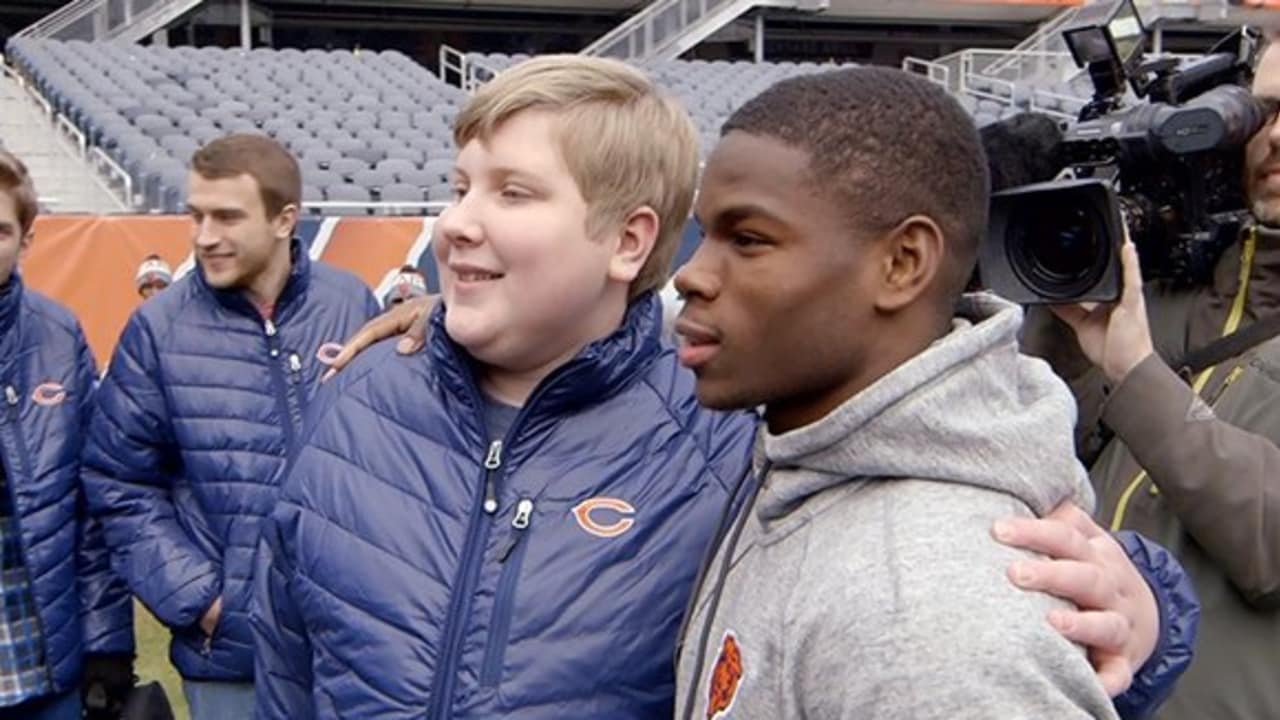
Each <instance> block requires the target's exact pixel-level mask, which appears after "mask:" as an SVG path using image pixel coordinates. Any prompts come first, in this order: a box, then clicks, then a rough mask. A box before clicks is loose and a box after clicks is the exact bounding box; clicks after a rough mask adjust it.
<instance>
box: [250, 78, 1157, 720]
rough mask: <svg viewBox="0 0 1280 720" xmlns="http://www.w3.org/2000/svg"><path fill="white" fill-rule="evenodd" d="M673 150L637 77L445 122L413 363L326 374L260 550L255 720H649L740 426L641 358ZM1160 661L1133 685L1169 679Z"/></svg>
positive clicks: (538, 81)
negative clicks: (447, 161) (445, 204)
mask: <svg viewBox="0 0 1280 720" xmlns="http://www.w3.org/2000/svg"><path fill="white" fill-rule="evenodd" d="M673 112H674V113H675V114H672V113H673ZM690 132H691V130H690V129H689V126H688V119H687V117H686V116H684V115H683V113H682V111H678V110H675V111H673V110H672V109H670V108H669V107H668V106H667V105H666V104H665V101H663V100H661V98H660V96H659V95H658V94H657V93H656V91H655V90H654V88H653V87H652V86H651V85H650V84H649V83H648V82H647V81H646V80H645V79H644V78H643V77H641V76H639V75H637V74H636V73H635V71H633V70H629V69H627V68H626V67H625V66H618V65H616V64H614V63H611V62H606V61H601V60H589V59H583V58H543V59H538V60H535V61H530V62H529V63H526V64H523V65H521V66H517V67H516V68H513V69H511V70H509V71H507V73H504V74H503V75H500V76H499V77H498V78H497V79H496V80H494V81H493V82H492V83H490V84H487V85H486V86H485V87H484V88H483V89H482V90H481V91H480V92H479V93H477V95H476V96H475V97H474V98H473V99H472V101H471V103H470V104H469V105H468V107H467V108H466V109H464V110H463V112H462V114H461V116H460V117H459V119H458V122H457V125H456V136H455V139H456V140H457V144H458V146H459V148H460V151H459V154H458V158H457V168H456V170H455V178H454V183H455V198H456V203H455V205H454V206H453V207H452V208H451V209H449V210H448V211H447V212H446V213H445V214H444V215H442V216H441V218H440V220H439V225H438V227H437V230H438V232H437V238H436V245H435V248H434V249H435V252H436V259H437V261H438V263H439V265H440V267H441V275H442V279H443V281H444V282H443V284H444V293H443V299H444V302H443V307H442V308H437V310H436V312H435V313H433V314H432V316H431V319H430V332H429V333H426V335H427V336H428V338H429V339H428V340H427V341H426V342H427V347H426V350H425V352H424V353H408V354H406V355H397V354H395V352H394V351H393V350H392V349H391V348H390V347H389V346H388V345H385V344H384V345H380V346H378V347H376V348H374V349H373V350H371V351H369V352H366V353H364V354H363V355H361V356H360V357H359V358H358V359H357V360H356V361H355V362H354V364H353V366H352V367H351V369H349V370H347V371H346V372H345V373H344V374H343V375H340V376H338V378H337V380H336V381H335V382H334V387H332V388H330V389H328V390H326V391H325V395H324V396H323V399H322V400H320V401H318V402H317V404H316V407H314V408H313V409H312V411H311V415H310V424H309V428H310V430H309V434H308V435H307V436H306V437H305V438H303V441H302V443H301V445H300V447H299V450H298V453H297V455H296V457H295V464H294V465H293V467H292V470H291V471H290V472H288V473H287V477H286V480H285V481H284V487H283V490H282V502H281V503H280V504H279V505H278V506H277V508H276V511H275V513H274V516H273V520H272V522H271V523H270V524H269V525H268V527H267V528H266V529H265V530H264V534H263V544H262V548H261V550H260V555H259V563H258V572H257V575H256V579H255V583H256V585H257V590H256V598H257V604H256V606H255V618H254V629H255V633H256V636H257V639H258V643H259V646H258V653H259V657H258V662H259V664H258V675H257V677H258V690H259V702H258V716H259V717H260V718H304V717H379V718H401V717H403V718H422V717H424V716H425V717H429V718H432V719H433V720H442V719H443V718H470V717H476V718H482V717H483V718H488V717H506V716H516V715H518V716H519V717H522V718H542V717H546V718H562V717H574V718H577V717H608V718H669V717H670V716H671V713H672V700H673V692H674V687H673V677H674V676H673V667H672V662H671V657H672V650H673V648H674V643H675V639H676V636H677V630H678V625H679V622H680V618H681V616H682V614H683V609H684V603H685V601H686V599H687V597H688V594H689V591H690V588H691V587H692V584H693V581H694V576H695V574H696V570H697V567H698V564H699V560H700V558H701V557H702V553H703V551H704V550H705V549H706V547H707V546H708V545H709V544H710V542H711V540H712V538H713V535H714V530H715V527H716V526H717V525H718V524H719V522H720V520H721V519H722V518H729V517H732V516H733V513H734V511H735V510H736V508H737V506H738V502H735V500H734V498H739V501H740V498H741V497H742V496H743V495H744V494H745V492H746V491H747V490H748V489H749V485H750V482H749V480H746V479H745V478H746V475H747V471H748V468H749V465H750V462H749V458H748V446H749V445H750V442H751V438H752V436H753V434H754V425H755V418H754V417H753V416H751V415H749V414H721V413H714V412H710V411H707V410H703V409H700V408H698V407H697V405H696V403H695V402H694V397H693V384H692V378H691V376H690V374H688V373H687V372H683V371H681V370H679V369H678V368H677V367H676V360H675V357H674V353H673V352H672V351H671V349H670V348H668V347H667V346H666V345H665V344H664V343H662V342H661V340H660V336H661V334H662V330H661V322H662V319H661V310H660V308H659V307H658V305H657V301H656V298H655V296H654V294H653V290H654V289H655V288H656V287H658V286H660V285H661V282H662V280H663V279H664V278H665V275H666V271H667V268H668V266H669V265H670V259H671V254H672V252H673V250H674V247H675V241H676V238H678V236H679V233H680V231H681V229H682V226H683V223H682V222H678V223H672V222H670V221H669V218H681V219H683V218H685V217H687V215H688V208H689V204H690V202H691V200H692V193H693V177H694V170H693V168H692V167H691V166H692V165H693V164H694V163H693V160H692V158H694V157H696V153H695V151H694V147H693V141H692V135H691V134H690ZM649 248H652V249H649ZM637 266H639V269H638V270H637ZM424 305H427V303H425V302H419V301H411V303H410V304H406V306H405V308H403V309H397V310H392V311H390V313H389V316H384V318H387V319H386V320H384V321H381V322H375V323H371V324H370V326H369V329H368V330H366V331H362V333H360V338H363V340H357V341H356V342H355V343H354V344H353V345H352V346H351V349H350V350H348V351H345V354H346V355H348V356H349V355H351V354H353V353H354V351H355V350H358V349H359V346H361V345H363V344H367V342H368V340H369V338H371V337H379V336H386V335H388V334H390V333H392V332H394V331H395V329H396V328H398V327H402V326H403V324H402V321H403V320H404V319H405V318H409V317H412V316H413V315H414V313H415V312H418V311H420V310H421V308H422V307H423V306H424ZM422 336H423V333H421V332H419V333H418V335H417V337H415V338H412V339H411V340H410V341H409V343H408V344H409V345H415V344H417V343H421V342H422ZM1072 560H1073V561H1074V560H1075V558H1072ZM1080 560H1081V561H1082V562H1080V563H1076V562H1071V563H1068V564H1070V565H1072V566H1073V567H1080V568H1083V567H1085V566H1086V565H1093V564H1094V563H1091V562H1088V559H1085V558H1080ZM1120 562H1121V563H1123V564H1124V565H1125V567H1127V568H1129V571H1130V572H1132V568H1131V566H1129V564H1128V562H1127V561H1126V560H1124V559H1123V557H1121V560H1120ZM1171 575H1174V581H1170V582H1168V583H1165V582H1163V580H1164V578H1157V579H1158V580H1161V582H1160V583H1158V584H1160V585H1161V586H1162V587H1163V586H1167V585H1173V584H1175V581H1176V573H1171ZM1108 580H1110V578H1108ZM1137 582H1138V583H1139V584H1141V583H1142V580H1141V579H1140V578H1138V579H1137ZM1160 589H1161V588H1158V590H1160ZM1146 597H1147V602H1148V603H1149V601H1150V594H1149V593H1148V594H1147V596H1146ZM1161 599H1162V600H1166V602H1164V603H1162V606H1163V607H1165V608H1168V609H1169V610H1170V611H1171V612H1173V613H1175V614H1176V613H1177V612H1178V610H1179V608H1177V607H1174V606H1173V605H1172V604H1171V603H1169V602H1167V596H1163V595H1162V597H1161ZM1113 607H1114V606H1113V605H1108V606H1107V607H1106V608H1105V609H1107V610H1110V609H1112V608H1113ZM1103 616H1105V617H1107V618H1109V619H1111V620H1114V619H1116V618H1117V615H1116V614H1115V613H1110V612H1094V613H1090V614H1089V615H1088V617H1087V618H1085V619H1090V620H1092V619H1096V618H1098V617H1103ZM1082 617H1083V616H1082ZM1125 619H1127V616H1126V618H1125ZM1086 624H1089V625H1090V627H1093V624H1092V623H1086ZM1120 634H1121V635H1126V633H1120ZM1086 644H1088V645H1098V644H1102V643H1099V642H1089V641H1086ZM1144 658H1145V655H1144ZM1167 659H1168V658H1167V657H1165V656H1164V655H1162V654H1161V655H1159V657H1158V658H1157V659H1156V661H1155V663H1156V665H1155V667H1156V669H1154V670H1149V672H1147V673H1144V675H1148V676H1149V677H1152V678H1156V682H1160V681H1164V682H1165V683H1167V682H1168V681H1169V678H1170V675H1171V673H1170V672H1168V669H1167V665H1162V664H1161V663H1165V662H1166V660H1167ZM1173 674H1176V672H1175V673H1173ZM1124 680H1125V681H1126V682H1127V680H1128V674H1127V673H1126V674H1125V677H1124Z"/></svg>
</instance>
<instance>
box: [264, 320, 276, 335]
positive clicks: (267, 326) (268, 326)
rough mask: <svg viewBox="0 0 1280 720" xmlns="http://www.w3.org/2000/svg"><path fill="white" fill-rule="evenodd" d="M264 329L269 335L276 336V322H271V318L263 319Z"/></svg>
mask: <svg viewBox="0 0 1280 720" xmlns="http://www.w3.org/2000/svg"><path fill="white" fill-rule="evenodd" d="M262 329H263V331H264V332H266V333H267V337H275V336H276V324H275V323H273V322H271V319H270V318H268V319H266V320H263V321H262Z"/></svg>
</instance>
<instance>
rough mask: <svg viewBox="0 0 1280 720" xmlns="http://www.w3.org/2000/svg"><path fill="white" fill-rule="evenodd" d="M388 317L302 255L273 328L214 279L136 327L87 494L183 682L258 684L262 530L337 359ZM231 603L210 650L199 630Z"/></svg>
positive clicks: (139, 317)
mask: <svg viewBox="0 0 1280 720" xmlns="http://www.w3.org/2000/svg"><path fill="white" fill-rule="evenodd" d="M377 310H378V306H377V303H376V301H375V300H374V298H373V294H372V293H371V292H370V291H369V289H368V287H367V286H366V285H364V283H362V282H361V281H360V280H359V279H358V278H356V277H355V276H353V275H351V274H349V273H346V272H344V271H341V270H337V269H334V268H331V267H328V266H326V265H323V264H319V263H316V264H312V263H311V262H310V261H309V260H308V258H307V255H306V253H305V252H303V251H301V250H300V248H299V247H298V245H297V243H295V244H294V250H293V268H292V271H291V273H290V276H289V280H288V282H287V284H286V286H285V288H284V291H283V293H282V294H281V296H280V298H279V300H278V301H277V303H276V306H275V312H274V315H273V319H272V320H269V321H268V320H264V319H263V318H262V316H261V315H260V314H259V313H258V311H257V310H256V309H255V308H254V307H253V305H252V304H251V303H250V302H249V301H248V300H247V299H246V298H245V297H244V296H243V295H242V294H240V293H239V292H229V291H219V290H214V289H213V288H210V287H209V286H208V285H207V284H206V283H205V281H204V278H203V275H202V274H201V273H200V272H199V271H198V270H197V271H195V272H192V273H191V274H189V275H187V276H186V277H185V278H183V279H182V280H180V281H178V282H177V283H175V284H174V285H173V286H172V287H170V288H168V289H166V290H165V291H163V292H161V293H160V294H158V295H156V296H155V297H154V298H152V299H151V300H150V301H148V302H146V303H145V304H143V306H142V307H141V308H139V309H138V310H137V311H136V312H135V313H134V314H133V317H131V318H130V319H129V323H128V325H127V326H126V327H125V330H124V333H123V335H122V336H121V338H120V342H119V344H118V345H117V347H116V352H115V355H114V357H113V358H112V360H111V366H110V368H109V369H108V371H107V374H106V377H105V378H104V379H103V381H102V386H101V388H100V389H99V391H98V394H97V402H96V403H95V405H96V407H95V412H94V416H93V421H92V427H91V430H90V434H89V442H88V443H87V445H86V448H85V486H86V491H87V495H88V498H89V502H90V506H91V508H92V510H93V512H94V514H95V515H97V516H98V517H100V518H101V519H102V522H103V524H104V526H105V529H106V535H107V541H108V543H109V544H110V546H111V549H112V556H111V560H112V564H113V566H114V567H115V568H116V570H117V571H118V572H119V573H120V574H121V575H122V576H124V578H125V579H126V580H127V581H128V583H129V586H130V587H131V588H132V589H133V591H134V593H135V594H136V595H137V596H138V597H139V598H140V599H141V600H142V601H143V602H144V603H145V604H146V605H147V607H148V608H150V609H151V611H152V612H153V613H155V615H156V617H157V618H159V619H160V621H161V622H163V623H164V624H166V625H168V626H169V627H170V628H171V629H172V630H173V633H174V638H173V643H172V645H171V647H170V658H171V659H172V660H173V662H174V664H175V665H176V666H177V668H178V671H179V672H180V673H181V674H182V675H183V677H185V678H188V679H195V680H240V681H247V680H250V679H252V677H253V638H252V636H251V634H250V630H249V624H248V607H249V598H250V578H251V575H252V565H253V562H252V560H253V553H254V548H255V547H256V545H257V542H258V534H259V528H260V525H261V523H262V519H263V518H264V517H265V516H266V515H267V514H268V513H269V512H270V511H271V508H272V506H273V505H274V503H275V497H276V483H277V482H278V480H279V477H278V476H279V474H280V471H281V470H282V468H283V466H284V461H285V457H286V454H287V452H288V450H289V448H290V447H291V444H292V442H293V440H294V437H295V435H296V434H297V433H298V431H299V428H300V426H301V423H302V415H303V412H304V409H305V407H306V406H307V404H308V403H309V402H310V400H311V398H312V395H313V394H314V392H315V390H316V388H317V386H318V379H319V376H320V374H321V373H322V372H323V371H324V370H325V369H326V365H325V360H327V359H329V358H330V353H331V351H332V350H333V348H334V347H335V346H336V344H337V343H341V342H342V341H343V340H344V339H345V338H346V337H347V336H349V335H350V334H352V333H353V332H354V331H355V330H357V329H358V328H359V327H360V326H361V325H362V324H363V323H364V322H365V321H366V320H368V319H369V318H370V317H371V316H372V315H373V314H375V313H376V312H377ZM219 596H221V597H222V600H223V609H222V616H221V620H220V621H219V623H218V626H217V628H216V630H215V631H214V634H213V637H212V638H211V639H210V638H206V637H205V635H204V633H203V631H202V630H201V629H200V627H199V621H200V618H201V617H202V616H203V614H204V612H205V610H206V609H208V608H209V606H210V605H211V604H212V603H213V601H214V599H215V598H217V597H219Z"/></svg>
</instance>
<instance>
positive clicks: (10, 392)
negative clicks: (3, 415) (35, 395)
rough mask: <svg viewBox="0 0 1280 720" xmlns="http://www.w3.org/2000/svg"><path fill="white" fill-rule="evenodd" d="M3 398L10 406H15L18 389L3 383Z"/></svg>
mask: <svg viewBox="0 0 1280 720" xmlns="http://www.w3.org/2000/svg"><path fill="white" fill-rule="evenodd" d="M4 399H5V402H7V403H9V405H10V406H16V405H17V404H18V391H17V390H14V389H13V386H12V385H5V386H4Z"/></svg>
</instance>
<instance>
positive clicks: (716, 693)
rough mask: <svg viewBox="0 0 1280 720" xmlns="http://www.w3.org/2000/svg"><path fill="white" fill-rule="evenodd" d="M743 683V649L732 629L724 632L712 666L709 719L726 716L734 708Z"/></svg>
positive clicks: (708, 708)
mask: <svg viewBox="0 0 1280 720" xmlns="http://www.w3.org/2000/svg"><path fill="white" fill-rule="evenodd" d="M741 684H742V650H741V648H739V647H738V638H736V637H734V634H733V632H732V631H729V632H726V633H725V634H724V641H723V642H721V643H720V655H719V656H718V657H717V658H716V664H715V667H713V668H711V682H710V684H709V688H708V690H707V720H715V719H716V718H719V717H724V716H725V715H727V714H728V713H729V711H730V710H732V709H733V701H734V700H735V699H736V698H737V697H738V687H739V685H741Z"/></svg>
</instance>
